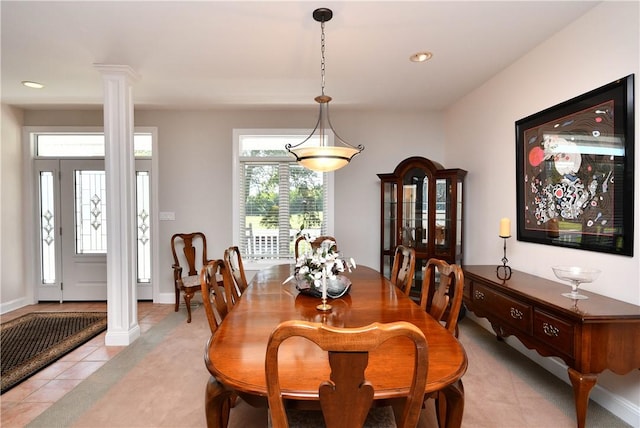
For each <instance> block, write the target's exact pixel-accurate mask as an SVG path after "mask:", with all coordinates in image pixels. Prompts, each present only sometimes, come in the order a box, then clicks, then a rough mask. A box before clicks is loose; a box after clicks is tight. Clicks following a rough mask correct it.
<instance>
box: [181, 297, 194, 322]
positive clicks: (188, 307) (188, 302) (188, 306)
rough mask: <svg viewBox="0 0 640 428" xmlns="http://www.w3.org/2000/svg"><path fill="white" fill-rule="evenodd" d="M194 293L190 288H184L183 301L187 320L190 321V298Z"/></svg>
mask: <svg viewBox="0 0 640 428" xmlns="http://www.w3.org/2000/svg"><path fill="white" fill-rule="evenodd" d="M194 294H195V293H194V292H193V291H191V290H184V303H185V304H186V305H187V322H188V323H189V322H191V298H192V297H193V295H194Z"/></svg>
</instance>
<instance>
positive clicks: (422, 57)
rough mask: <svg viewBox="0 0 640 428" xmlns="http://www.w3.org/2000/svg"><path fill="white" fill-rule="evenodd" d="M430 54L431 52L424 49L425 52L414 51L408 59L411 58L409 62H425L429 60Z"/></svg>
mask: <svg viewBox="0 0 640 428" xmlns="http://www.w3.org/2000/svg"><path fill="white" fill-rule="evenodd" d="M432 56H433V54H432V53H431V52H426V51H425V52H418V53H414V54H413V55H411V56H410V57H409V59H410V60H411V62H425V61H428V60H430V59H431V57H432Z"/></svg>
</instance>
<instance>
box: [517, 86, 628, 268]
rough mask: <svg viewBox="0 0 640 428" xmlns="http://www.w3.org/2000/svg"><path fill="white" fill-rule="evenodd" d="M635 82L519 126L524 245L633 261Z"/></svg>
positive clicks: (572, 102) (520, 222) (519, 229)
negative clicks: (575, 249)
mask: <svg viewBox="0 0 640 428" xmlns="http://www.w3.org/2000/svg"><path fill="white" fill-rule="evenodd" d="M633 120H634V118H633V75H630V76H627V77H625V78H623V79H620V80H617V81H615V82H612V83H610V84H608V85H605V86H603V87H601V88H598V89H595V90H593V91H591V92H589V93H586V94H584V95H581V96H579V97H576V98H573V99H571V100H569V101H566V102H564V103H561V104H558V105H556V106H554V107H551V108H549V109H546V110H544V111H541V112H539V113H536V114H534V115H532V116H529V117H527V118H524V119H521V120H519V121H517V122H516V161H517V164H516V175H517V180H516V181H517V191H516V193H517V202H518V207H517V211H518V212H517V221H518V224H517V238H518V240H521V241H529V242H536V243H541V244H549V245H558V246H564V247H571V248H579V249H583V250H592V251H601V252H608V253H615V254H622V255H628V256H632V255H633V197H634V192H633V167H634V166H633V159H634V156H633V145H634V144H633V143H634V142H633V138H634V123H633Z"/></svg>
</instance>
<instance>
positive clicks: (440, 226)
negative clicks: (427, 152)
mask: <svg viewBox="0 0 640 428" xmlns="http://www.w3.org/2000/svg"><path fill="white" fill-rule="evenodd" d="M450 189H451V180H450V179H448V178H438V179H436V204H435V205H436V206H435V208H436V225H435V229H436V230H435V239H434V241H435V244H436V248H437V249H438V250H442V251H448V250H449V249H450V248H451V242H450V241H451V239H452V237H451V233H450V232H451V226H452V224H451V222H452V221H453V219H452V218H451V215H452V210H451V190H450Z"/></svg>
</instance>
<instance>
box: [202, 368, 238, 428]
mask: <svg viewBox="0 0 640 428" xmlns="http://www.w3.org/2000/svg"><path fill="white" fill-rule="evenodd" d="M231 395H232V391H229V390H227V389H226V388H225V387H224V386H223V385H222V384H221V383H220V382H218V381H217V380H216V378H214V377H213V376H211V377H210V378H209V382H208V383H207V390H206V392H205V396H204V410H205V413H206V416H207V427H208V428H227V424H228V423H229V412H230V410H231Z"/></svg>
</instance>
